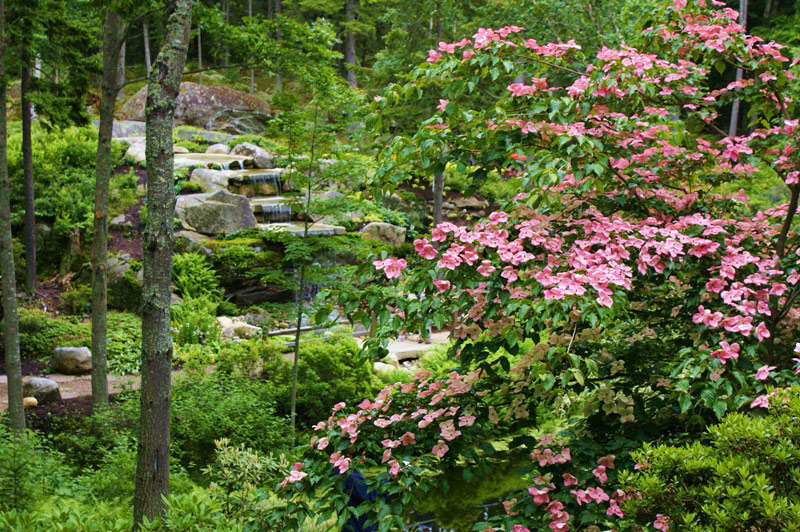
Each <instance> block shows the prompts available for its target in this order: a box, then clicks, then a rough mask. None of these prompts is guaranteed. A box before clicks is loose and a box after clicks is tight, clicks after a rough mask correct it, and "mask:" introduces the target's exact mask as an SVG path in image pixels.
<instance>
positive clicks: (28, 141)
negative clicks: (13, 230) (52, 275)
mask: <svg viewBox="0 0 800 532" xmlns="http://www.w3.org/2000/svg"><path fill="white" fill-rule="evenodd" d="M23 20H26V19H23ZM28 26H29V25H28ZM26 33H27V32H26ZM21 46H22V49H21V50H20V59H21V60H22V73H21V76H20V102H21V104H22V168H23V173H24V179H25V265H26V279H25V281H26V283H25V284H26V286H27V289H28V293H29V294H31V295H33V294H35V293H36V204H35V201H34V190H33V138H32V133H31V122H32V121H33V104H32V103H31V101H30V92H31V65H30V62H31V57H30V53H29V51H28V46H29V42H28V40H27V35H26V36H25V39H24V40H23V42H22V44H21Z"/></svg>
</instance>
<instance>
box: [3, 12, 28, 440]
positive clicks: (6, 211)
mask: <svg viewBox="0 0 800 532" xmlns="http://www.w3.org/2000/svg"><path fill="white" fill-rule="evenodd" d="M5 13H6V6H5V0H0V277H2V284H3V340H4V343H5V345H4V347H5V352H6V373H7V376H8V414H9V417H10V420H11V428H13V429H14V430H15V431H18V432H22V431H24V430H25V411H24V410H23V408H22V368H21V366H20V361H19V320H18V319H17V281H16V279H15V276H14V251H13V246H12V240H11V192H10V189H9V184H8V160H7V158H6V148H7V143H6V140H7V135H6V62H5V57H6V36H5V26H6V24H5V23H6V15H5Z"/></svg>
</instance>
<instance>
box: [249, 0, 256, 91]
mask: <svg viewBox="0 0 800 532" xmlns="http://www.w3.org/2000/svg"><path fill="white" fill-rule="evenodd" d="M247 16H248V17H252V16H253V0H247ZM255 93H256V70H255V69H254V68H253V67H250V94H255Z"/></svg>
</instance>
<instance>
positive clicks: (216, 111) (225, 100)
mask: <svg viewBox="0 0 800 532" xmlns="http://www.w3.org/2000/svg"><path fill="white" fill-rule="evenodd" d="M146 100H147V86H146V85H145V86H144V87H142V88H141V89H140V90H138V91H137V92H136V94H134V95H133V96H131V97H130V98H128V100H127V101H126V102H125V104H124V105H123V106H122V109H121V110H120V112H121V114H122V115H123V116H125V117H126V118H128V119H130V120H141V121H143V120H144V119H145V113H144V110H145V102H146ZM175 103H176V107H175V123H176V124H185V125H190V126H196V127H202V128H206V129H215V128H219V125H220V124H222V123H223V122H224V123H226V124H227V123H230V125H231V126H232V129H237V128H236V125H237V123H236V121H233V120H231V119H230V117H232V116H234V117H237V118H239V121H243V120H242V117H241V116H240V115H239V114H238V113H236V112H237V111H241V112H243V113H244V114H245V116H247V117H250V116H261V117H262V118H263V119H264V120H265V119H266V118H268V117H269V116H270V114H271V111H270V108H269V105H268V104H267V102H265V101H264V100H261V99H259V98H256V97H255V96H252V95H250V94H247V93H245V92H241V91H237V90H235V89H231V88H228V87H216V86H211V85H199V84H197V83H192V82H190V81H184V82H182V83H181V85H180V92H179V93H178V98H177V99H176V102H175ZM243 125H245V124H243ZM245 126H246V125H245ZM259 127H263V123H262V125H261V126H259ZM246 129H247V128H246V127H245V128H240V131H236V132H241V133H251V132H252V131H247V130H246ZM259 132H260V131H259ZM216 142H220V141H216Z"/></svg>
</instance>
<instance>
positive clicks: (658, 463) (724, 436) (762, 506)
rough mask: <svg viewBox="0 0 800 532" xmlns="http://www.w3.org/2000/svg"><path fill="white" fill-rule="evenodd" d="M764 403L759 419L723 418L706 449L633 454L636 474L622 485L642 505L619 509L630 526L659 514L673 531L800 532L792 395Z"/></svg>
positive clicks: (796, 408)
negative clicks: (766, 407) (767, 406)
mask: <svg viewBox="0 0 800 532" xmlns="http://www.w3.org/2000/svg"><path fill="white" fill-rule="evenodd" d="M770 403H771V405H772V407H771V408H770V409H769V410H767V411H766V413H765V414H764V415H756V416H753V415H750V414H748V413H734V414H729V415H727V416H725V418H724V419H723V421H722V422H721V423H720V424H719V425H715V426H712V427H710V428H709V430H708V438H709V441H708V443H701V442H700V441H695V442H693V443H690V444H686V445H683V446H669V445H648V444H645V445H644V446H643V447H642V448H641V449H640V450H638V451H636V452H635V453H633V458H634V460H636V462H637V463H638V464H639V465H640V468H641V470H640V471H639V472H636V473H630V472H628V473H625V474H623V475H621V480H622V482H623V484H624V486H625V487H626V488H629V489H633V490H636V491H638V492H639V493H641V494H642V498H641V499H638V498H633V499H630V500H629V501H628V502H627V503H626V504H625V513H626V514H627V515H629V516H631V519H630V520H629V524H633V523H634V522H636V523H639V524H642V525H647V524H649V523H652V522H653V521H654V519H655V517H656V515H657V514H664V515H667V516H669V518H670V520H671V521H672V522H673V523H674V526H675V528H676V529H678V530H799V529H800V467H798V464H800V427H798V424H797V418H798V416H800V399H799V398H798V390H796V389H795V390H792V391H787V392H777V395H776V396H773V397H771V398H770Z"/></svg>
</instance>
